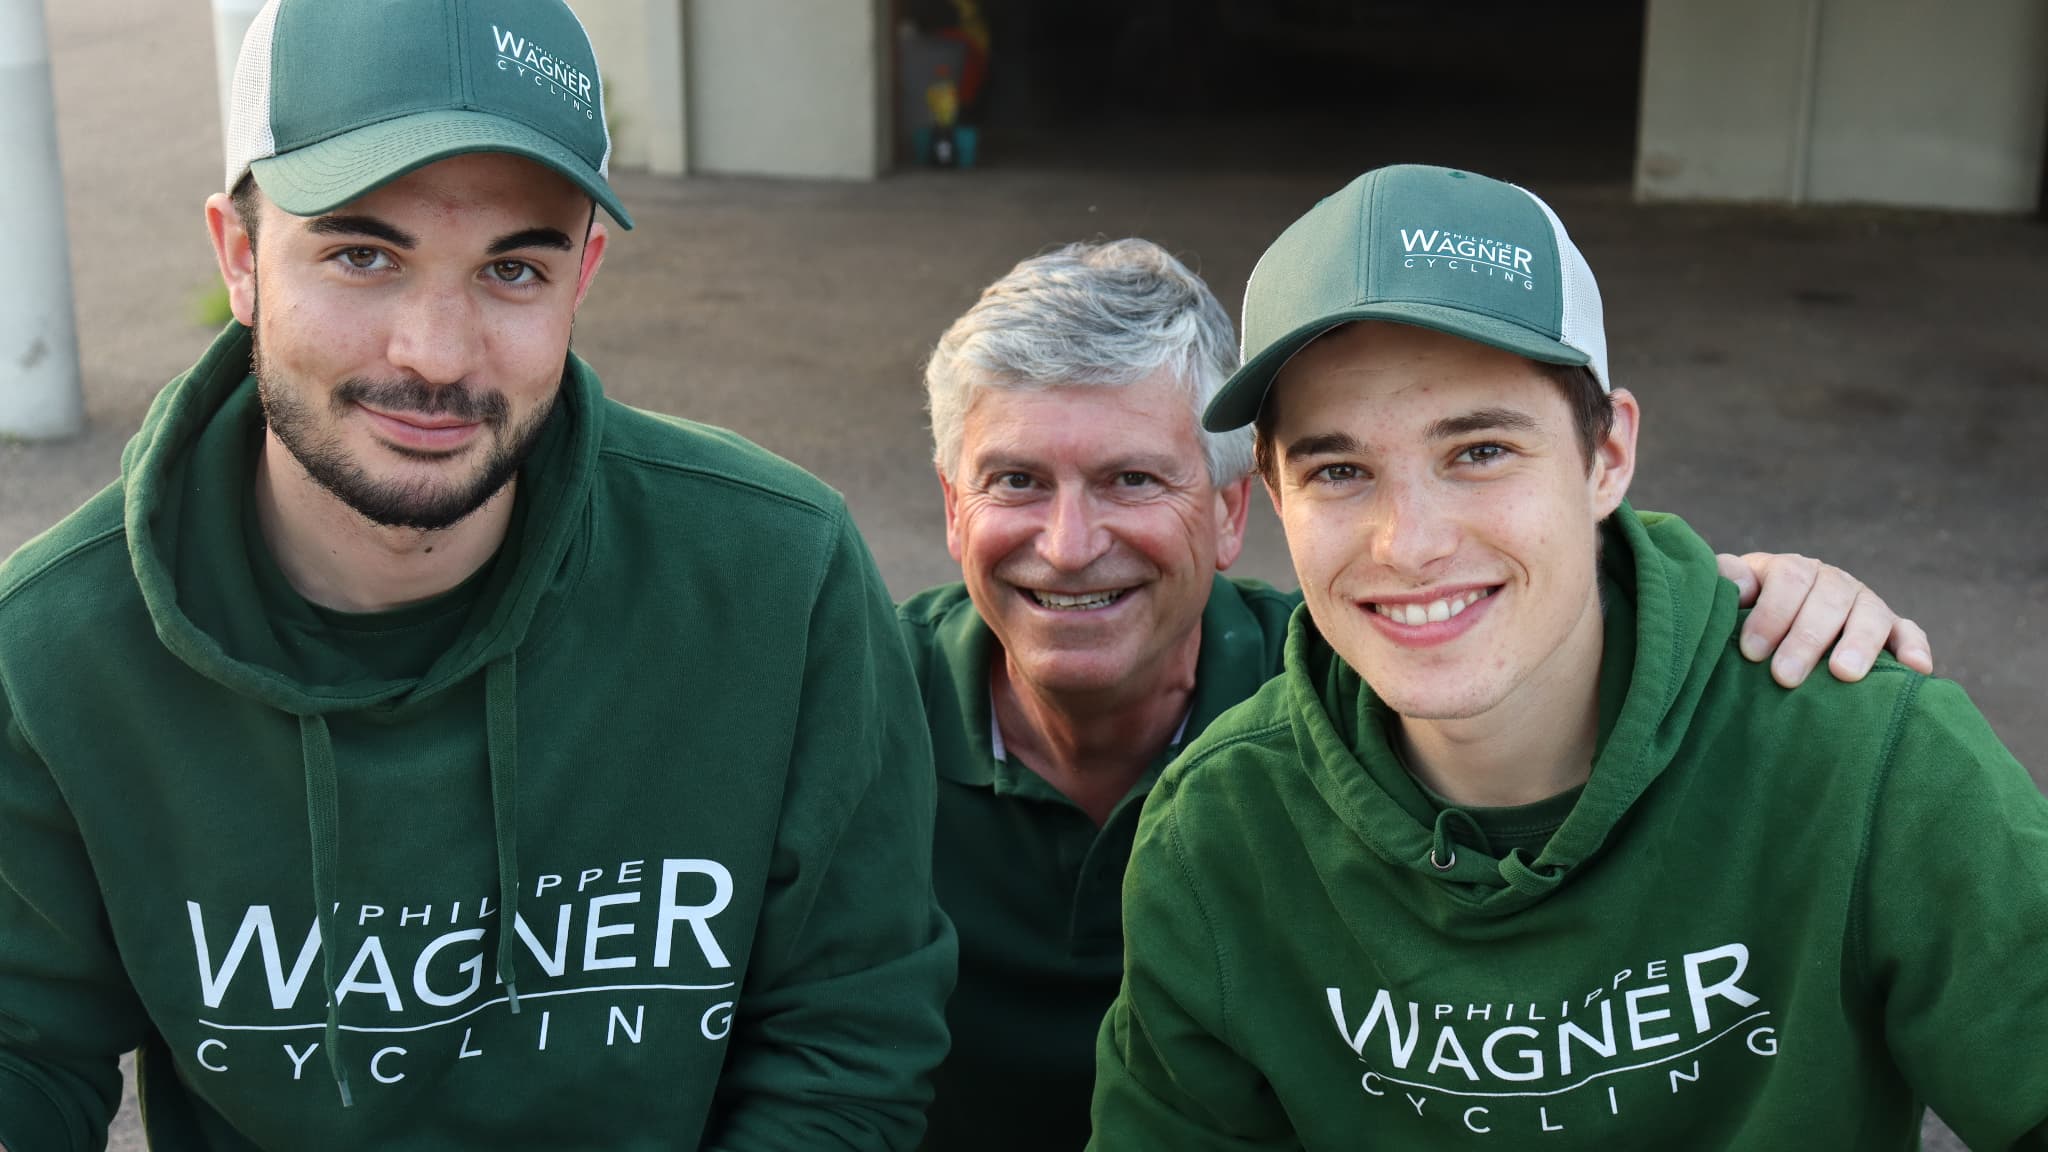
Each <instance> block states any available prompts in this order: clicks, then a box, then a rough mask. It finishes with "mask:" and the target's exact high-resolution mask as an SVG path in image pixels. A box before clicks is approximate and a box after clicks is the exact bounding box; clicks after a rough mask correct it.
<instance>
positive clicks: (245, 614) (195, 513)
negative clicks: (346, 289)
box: [121, 323, 603, 716]
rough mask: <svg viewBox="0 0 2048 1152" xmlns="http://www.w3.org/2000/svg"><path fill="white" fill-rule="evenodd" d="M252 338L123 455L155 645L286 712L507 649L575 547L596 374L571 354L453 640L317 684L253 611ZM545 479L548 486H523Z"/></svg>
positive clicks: (183, 382) (334, 702) (420, 685)
mask: <svg viewBox="0 0 2048 1152" xmlns="http://www.w3.org/2000/svg"><path fill="white" fill-rule="evenodd" d="M252 346H253V343H252V340H251V337H250V332H249V330H248V329H247V328H244V327H243V326H242V325H240V324H236V323H230V324H229V325H228V327H227V328H226V329H225V330H224V331H223V332H222V333H221V334H220V336H219V337H218V338H216V339H215V340H214V342H213V346H212V347H211V348H209V349H207V352H206V355H205V356H204V357H203V358H201V359H200V361H199V363H198V364H197V365H195V366H194V367H193V368H192V370H191V371H190V372H188V373H186V374H185V375H184V376H181V377H179V378H178V379H177V380H174V381H172V382H171V384H170V385H169V386H168V387H166V388H165V389H164V390H163V391H162V392H160V393H158V395H157V398H156V401H155V402H154V403H153V404H151V405H150V410H149V415H148V416H147V417H146V418H145V419H144V420H143V423H142V428H141V430H140V431H139V432H137V433H136V434H135V438H134V439H132V440H130V441H129V442H128V446H127V448H126V449H125V450H124V451H123V452H122V454H121V480H122V485H123V487H124V488H125V489H126V492H127V503H126V517H127V529H128V533H127V535H128V542H129V543H128V548H129V555H130V557H131V559H132V560H133V562H134V566H135V579H136V583H137V584H138V585H139V586H140V588H141V590H142V597H143V600H144V602H145V603H146V604H147V605H148V608H149V614H150V618H151V619H152V620H153V621H154V622H155V624H156V630H157V634H158V635H159V636H160V637H161V638H162V640H163V642H164V644H165V646H166V647H168V648H169V649H170V650H171V651H172V652H174V653H176V654H177V656H178V658H179V659H180V660H182V661H184V662H185V663H186V664H188V665H190V666H191V667H192V668H193V669H194V670H195V671H198V672H199V673H201V674H202V675H204V676H206V677H207V678H209V679H211V680H213V681H215V682H217V683H219V684H221V685H222V686H223V687H226V688H228V689H230V690H232V691H234V692H236V693H237V694H239V695H243V696H247V697H249V698H250V699H253V700H259V701H262V702H263V703H265V704H268V705H269V706H271V707H273V708H276V709H278V710H279V711H282V712H287V713H290V714H292V715H294V716H320V715H328V714H331V713H335V712H348V711H356V710H360V709H363V708H368V707H370V706H372V705H380V704H384V705H397V706H399V707H401V708H402V707H403V706H404V705H405V704H407V703H409V702H413V701H417V700H422V699H425V698H427V697H430V696H433V695H435V694H436V693H439V692H442V691H445V690H446V689H447V688H449V687H450V686H452V685H455V684H458V683H461V682H462V681H464V680H466V679H468V678H469V677H471V676H474V675H476V674H477V673H478V672H480V671H482V670H483V669H484V668H485V667H486V666H488V665H489V664H491V663H492V662H493V661H495V660H498V659H500V658H501V657H504V656H506V655H509V654H510V653H512V652H513V651H515V650H516V649H517V648H518V647H519V646H520V645H521V644H522V643H523V642H524V641H525V640H526V638H527V636H528V634H529V633H530V632H532V631H534V630H535V629H536V628H541V627H544V626H545V622H544V621H540V620H539V619H538V615H539V611H540V608H541V606H542V603H543V601H544V600H545V599H546V597H547V593H548V591H549V589H550V588H551V586H552V585H553V584H554V583H555V581H556V580H557V579H558V578H560V577H561V576H562V575H563V574H564V569H565V566H566V565H567V564H568V562H569V561H570V560H571V558H572V552H573V550H574V549H575V547H576V545H577V543H578V538H579V534H578V529H579V527H580V525H581V520H582V518H581V517H580V516H579V515H576V514H574V510H575V509H577V508H579V507H581V506H583V505H584V504H585V503H587V501H588V498H589V489H590V478H591V474H592V469H593V466H594V464H595V461H596V457H597V445H598V434H599V423H600V421H601V420H602V416H603V408H602V405H601V404H600V403H599V402H598V401H599V398H600V391H599V386H598V383H597V379H596V377H595V375H594V374H592V373H591V372H590V370H589V368H588V367H587V366H586V365H584V364H583V362H582V361H581V360H579V359H577V358H576V357H575V356H573V355H572V356H571V357H570V358H569V361H568V365H567V368H566V370H565V372H564V374H563V378H562V391H561V395H560V397H559V399H558V400H557V402H556V405H555V413H554V416H553V417H552V419H551V420H550V421H549V426H548V428H547V429H546V430H545V431H544V432H543V433H542V435H541V438H540V441H539V443H537V444H536V445H535V447H534V452H533V454H532V456H530V457H529V458H528V460H527V463H526V465H525V466H524V468H522V469H521V472H520V477H521V485H520V494H519V499H520V501H521V503H522V504H523V505H524V511H523V515H522V516H521V517H520V519H519V523H518V524H517V526H516V527H515V529H514V531H513V533H512V534H511V535H508V537H507V539H506V540H505V543H504V545H503V548H502V550H501V555H502V557H503V558H504V559H505V560H507V561H508V562H507V563H500V564H498V565H497V566H496V568H495V570H494V571H493V572H492V573H491V576H490V578H489V581H488V583H487V585H486V587H485V588H484V589H483V591H482V594H481V595H480V597H479V599H478V601H477V605H476V608H475V611H474V612H473V613H472V615H471V618H470V619H469V621H468V623H467V625H466V626H465V627H464V629H463V633H462V637H461V639H460V641H459V642H457V643H456V644H455V645H453V646H451V647H450V648H449V649H448V651H447V652H446V653H445V654H444V655H443V656H442V657H441V658H440V659H438V660H437V661H435V663H434V664H433V666H432V667H431V668H429V669H428V670H427V672H426V673H425V674H424V675H421V676H419V677H418V678H416V679H403V680H399V679H381V678H374V677H370V678H358V679H351V680H348V681H346V682H341V683H325V682H321V680H320V678H319V676H318V675H317V674H316V673H313V672H311V671H310V670H309V668H308V667H307V665H306V664H305V662H304V661H303V660H302V659H300V658H299V657H298V656H297V655H296V654H295V653H294V652H293V651H292V649H291V647H290V646H289V645H288V644H286V643H284V642H282V641H280V640H279V639H278V638H277V637H276V636H275V635H274V634H273V633H272V631H271V629H270V627H269V622H268V621H267V620H265V619H264V618H263V616H262V614H261V613H260V612H257V611H255V610H254V607H255V605H256V604H257V602H258V600H257V595H256V578H255V575H254V574H253V573H252V572H251V571H250V566H249V562H248V559H247V556H248V547H247V545H246V544H245V541H244V519H243V510H244V509H245V508H246V506H247V503H248V501H250V500H251V499H252V498H253V483H254V473H253V467H254V463H255V441H256V438H257V437H258V436H260V435H261V429H262V408H261V406H260V404H259V402H258V400H257V396H256V383H255V380H254V378H253V377H252V376H251V375H250V373H251V350H252ZM534 476H545V477H546V482H545V483H528V482H526V481H527V480H528V479H529V478H530V477H534Z"/></svg>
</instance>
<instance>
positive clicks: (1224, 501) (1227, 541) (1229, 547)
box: [1216, 476, 1252, 572]
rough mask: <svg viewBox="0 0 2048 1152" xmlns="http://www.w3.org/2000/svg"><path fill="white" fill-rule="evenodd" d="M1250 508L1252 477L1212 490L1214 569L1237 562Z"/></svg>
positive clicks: (1242, 546)
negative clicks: (1214, 516)
mask: <svg viewBox="0 0 2048 1152" xmlns="http://www.w3.org/2000/svg"><path fill="white" fill-rule="evenodd" d="M1251 505H1252V478H1251V477H1249V476H1240V477H1238V478H1237V479H1235V480H1232V481H1231V482H1230V483H1228V484H1225V485H1223V486H1222V487H1220V488H1218V489H1216V570H1217V571H1218V572H1221V571H1224V570H1225V569H1227V568H1229V567H1230V566H1231V565H1232V564H1235V563H1237V558H1238V556H1240V555H1242V554H1243V552H1244V526H1245V522H1246V520H1247V519H1248V518H1249V517H1248V515H1247V514H1248V513H1250V512H1251Z"/></svg>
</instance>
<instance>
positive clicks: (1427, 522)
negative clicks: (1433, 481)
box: [1368, 477, 1458, 575]
mask: <svg viewBox="0 0 2048 1152" xmlns="http://www.w3.org/2000/svg"><path fill="white" fill-rule="evenodd" d="M1376 489H1377V490H1376V491H1375V492H1374V493H1373V505H1372V512H1371V522H1370V525H1369V527H1368V531H1369V532H1370V533H1371V537H1370V542H1371V547H1372V558H1373V562H1374V563H1376V564H1378V565H1379V566H1380V567H1382V568H1385V569H1388V570H1389V571H1393V572H1401V573H1410V574H1417V575H1419V574H1422V573H1424V572H1425V571H1427V569H1428V568H1429V566H1430V565H1432V564H1434V563H1436V562H1437V561H1439V560H1442V559H1444V558H1445V557H1447V556H1449V555H1451V553H1453V552H1455V551H1457V548H1458V531H1457V527H1456V525H1455V523H1453V521H1452V518H1451V517H1450V516H1449V515H1447V514H1446V512H1445V510H1444V509H1443V508H1442V507H1441V502H1440V501H1438V500H1437V499H1436V498H1435V497H1434V496H1433V494H1432V493H1431V492H1430V491H1429V490H1428V487H1427V486H1426V485H1422V484H1416V483H1413V482H1408V481H1403V480H1400V479H1398V478H1392V477H1382V478H1381V479H1380V481H1379V483H1378V484H1377V485H1376Z"/></svg>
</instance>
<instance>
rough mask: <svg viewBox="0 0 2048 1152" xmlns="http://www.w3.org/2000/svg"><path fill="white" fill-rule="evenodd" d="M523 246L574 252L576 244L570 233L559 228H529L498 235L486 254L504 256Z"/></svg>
mask: <svg viewBox="0 0 2048 1152" xmlns="http://www.w3.org/2000/svg"><path fill="white" fill-rule="evenodd" d="M521 248H559V249H561V250H562V251H564V252H573V251H575V249H576V245H575V243H574V242H573V241H571V240H570V239H569V234H568V233H566V232H564V231H562V230H561V229H559V228H528V229H527V230H525V231H524V232H514V233H512V234H511V235H509V236H500V237H498V238H497V239H496V240H493V241H492V242H491V246H490V247H489V248H488V249H486V250H485V252H484V254H485V255H487V256H503V255H504V254H505V253H507V252H517V251H519V250H520V249H521Z"/></svg>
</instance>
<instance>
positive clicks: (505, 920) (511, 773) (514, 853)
mask: <svg viewBox="0 0 2048 1152" xmlns="http://www.w3.org/2000/svg"><path fill="white" fill-rule="evenodd" d="M484 724H485V748H486V749H487V751H488V755H489V756H490V760H491V830H492V832H493V834H494V835H495V837H496V839H497V847H498V979H499V980H502V981H504V984H505V1002H506V1004H507V1005H508V1006H509V1007H510V1008H511V1010H512V1013H513V1015H515V1016H516V1015H518V1013H519V982H518V979H517V977H518V972H517V969H516V963H517V953H516V952H515V951H514V950H513V946H512V944H513V942H512V937H513V935H514V934H515V931H514V930H515V929H516V927H517V926H518V923H519V657H518V654H517V653H516V652H507V653H506V654H505V655H504V656H502V657H500V658H499V659H497V660H494V661H492V662H491V664H490V666H489V667H488V668H486V669H485V670H484Z"/></svg>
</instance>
